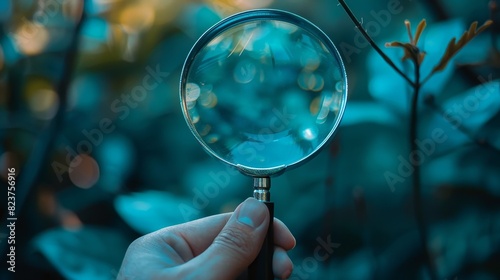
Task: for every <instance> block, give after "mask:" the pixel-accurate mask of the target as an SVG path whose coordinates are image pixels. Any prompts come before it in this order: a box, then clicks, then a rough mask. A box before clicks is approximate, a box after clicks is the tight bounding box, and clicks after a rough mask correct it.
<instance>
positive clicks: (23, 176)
mask: <svg viewBox="0 0 500 280" xmlns="http://www.w3.org/2000/svg"><path fill="white" fill-rule="evenodd" d="M83 5H85V4H84V1H83V2H82V7H81V9H82V15H81V18H80V20H79V21H78V22H77V23H76V26H75V30H74V32H73V34H72V36H71V41H70V42H71V43H70V45H69V47H68V51H67V53H66V55H65V56H64V57H63V71H62V76H61V79H60V81H59V84H58V86H57V94H58V96H59V101H60V102H59V108H58V110H57V112H56V115H55V116H54V118H53V119H52V121H51V122H50V124H49V125H48V127H47V129H45V130H44V131H43V132H42V133H41V135H40V137H39V138H38V140H37V143H36V145H35V147H34V148H33V151H32V152H31V154H30V155H29V157H28V159H27V161H26V163H25V165H24V166H23V168H22V170H21V172H19V179H18V185H17V188H16V189H17V190H18V192H17V195H16V209H18V210H17V215H21V213H20V212H21V211H22V210H23V209H22V207H23V204H24V202H25V201H26V198H27V197H28V194H29V193H30V191H31V189H32V188H33V186H35V184H36V182H37V180H38V178H39V177H40V174H41V171H42V168H43V166H44V163H45V162H46V160H47V158H48V157H49V154H50V152H51V151H52V147H53V145H54V143H55V140H56V138H57V136H58V133H59V131H60V128H61V126H62V125H63V122H64V115H65V111H66V106H65V105H66V100H67V96H68V88H69V85H70V82H71V78H72V75H73V72H74V68H75V64H76V58H77V55H78V45H79V37H80V31H81V29H82V25H83V22H84V21H85V12H84V11H85V9H84V7H83ZM5 244H7V243H4V244H3V245H2V246H1V248H0V251H1V252H4V251H5V249H6V246H5Z"/></svg>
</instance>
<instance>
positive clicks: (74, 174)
mask: <svg viewBox="0 0 500 280" xmlns="http://www.w3.org/2000/svg"><path fill="white" fill-rule="evenodd" d="M69 166H70V167H71V170H70V171H69V178H70V180H71V182H72V183H73V184H74V185H75V186H77V187H79V188H82V189H89V188H91V187H92V186H94V184H95V183H97V181H99V177H100V170H99V165H98V164H97V162H96V161H95V159H94V158H92V157H91V156H89V155H87V154H80V155H78V156H76V157H75V158H74V159H73V160H72V161H71V163H70V165H69Z"/></svg>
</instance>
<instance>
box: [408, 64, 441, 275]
mask: <svg viewBox="0 0 500 280" xmlns="http://www.w3.org/2000/svg"><path fill="white" fill-rule="evenodd" d="M412 59H413V64H414V66H415V69H414V70H415V85H414V86H413V89H414V92H413V98H412V102H411V113H410V135H409V136H410V137H409V140H410V152H411V153H412V154H415V153H416V152H417V151H418V145H417V140H418V135H417V131H418V97H419V95H420V87H421V83H420V65H419V59H418V56H416V55H414V56H413V57H412ZM411 164H412V166H413V170H414V171H413V174H412V186H413V208H414V211H415V220H416V222H417V229H418V233H419V235H420V242H421V246H422V250H423V252H424V257H425V263H426V265H427V266H428V269H429V273H430V278H431V279H437V276H436V271H435V269H434V265H433V263H432V256H431V252H430V251H429V248H428V240H427V224H426V223H425V217H424V209H423V206H422V184H421V176H420V164H419V163H418V162H412V163H411Z"/></svg>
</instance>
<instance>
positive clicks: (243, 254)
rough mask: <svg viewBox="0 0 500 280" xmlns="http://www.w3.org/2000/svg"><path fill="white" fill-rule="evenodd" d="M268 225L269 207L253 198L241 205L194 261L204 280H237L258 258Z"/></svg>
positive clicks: (194, 266)
mask: <svg viewBox="0 0 500 280" xmlns="http://www.w3.org/2000/svg"><path fill="white" fill-rule="evenodd" d="M268 226H269V211H268V210H267V207H266V206H265V205H264V204H263V203H262V202H259V201H257V200H256V199H254V198H248V199H246V200H245V201H244V202H243V203H241V204H240V205H239V206H238V207H237V208H236V210H235V211H234V213H233V214H232V215H231V217H230V218H229V221H228V222H227V224H226V225H225V226H224V228H223V229H222V230H221V232H220V233H219V234H218V235H217V237H215V239H214V241H213V243H212V244H211V245H210V246H209V247H208V248H207V250H205V251H204V252H203V253H201V254H200V255H199V256H197V257H196V258H194V259H193V260H192V261H193V268H194V269H195V270H197V271H199V272H201V273H204V274H203V277H204V279H207V277H209V278H210V279H235V278H236V277H238V276H239V275H240V274H241V273H242V272H243V271H244V270H245V269H246V268H247V267H248V266H249V265H250V264H251V263H252V262H253V260H254V259H255V258H256V257H257V254H258V253H259V251H260V247H261V246H262V243H263V241H264V238H265V236H266V233H267V228H268Z"/></svg>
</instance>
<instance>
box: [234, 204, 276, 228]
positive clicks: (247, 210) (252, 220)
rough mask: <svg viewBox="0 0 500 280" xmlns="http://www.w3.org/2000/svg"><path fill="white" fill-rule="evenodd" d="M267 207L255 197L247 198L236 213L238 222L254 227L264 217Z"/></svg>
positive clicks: (262, 220) (261, 221) (258, 224)
mask: <svg viewBox="0 0 500 280" xmlns="http://www.w3.org/2000/svg"><path fill="white" fill-rule="evenodd" d="M267 211H268V210H267V207H266V206H265V205H264V204H263V203H262V202H259V201H257V200H256V199H255V198H247V200H245V201H244V202H243V203H242V205H241V207H240V210H239V211H238V213H237V215H238V216H237V219H238V221H239V222H240V223H242V224H245V225H247V226H250V227H253V228H256V227H258V226H260V225H261V224H262V223H263V222H264V220H265V219H266V213H267Z"/></svg>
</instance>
